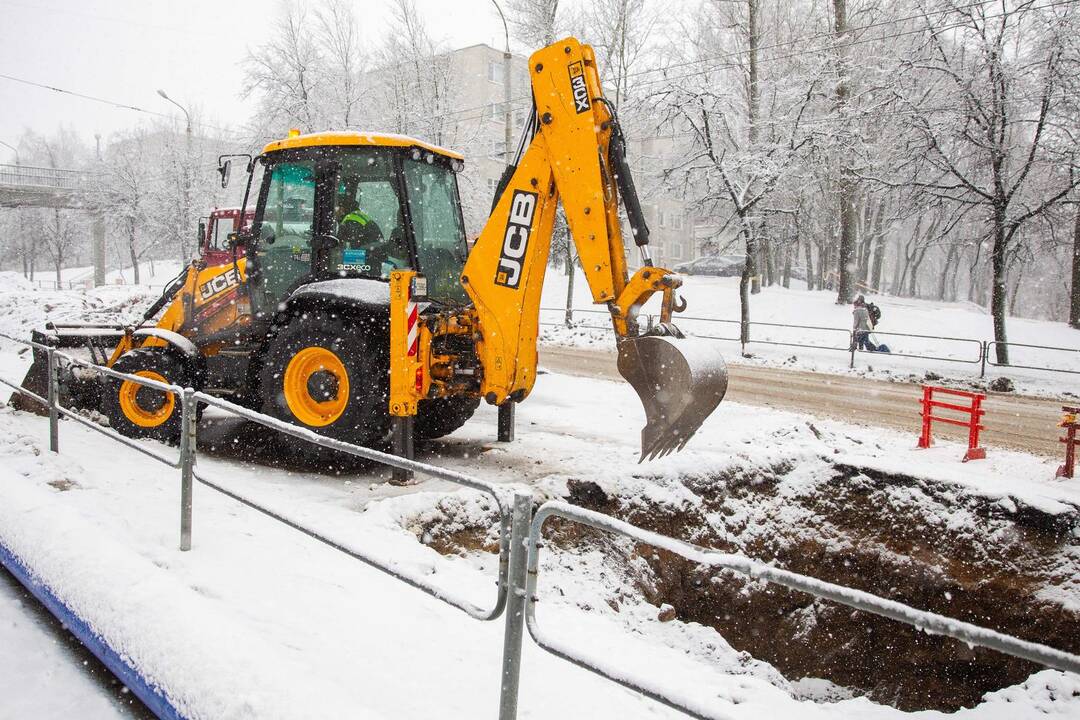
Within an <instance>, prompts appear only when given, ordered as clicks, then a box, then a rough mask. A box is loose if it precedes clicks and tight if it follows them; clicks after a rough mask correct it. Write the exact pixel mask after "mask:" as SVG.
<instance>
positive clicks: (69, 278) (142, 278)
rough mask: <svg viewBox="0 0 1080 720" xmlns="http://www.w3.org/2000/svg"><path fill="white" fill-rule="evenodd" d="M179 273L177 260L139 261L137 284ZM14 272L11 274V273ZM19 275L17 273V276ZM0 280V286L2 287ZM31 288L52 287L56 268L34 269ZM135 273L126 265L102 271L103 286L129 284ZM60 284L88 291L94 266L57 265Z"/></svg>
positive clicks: (160, 283)
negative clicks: (103, 272)
mask: <svg viewBox="0 0 1080 720" xmlns="http://www.w3.org/2000/svg"><path fill="white" fill-rule="evenodd" d="M178 272H180V262H179V261H178V260H154V261H150V260H143V261H142V262H140V263H139V284H140V285H149V286H151V287H157V288H160V287H164V286H165V285H166V284H167V283H168V282H169V281H170V280H172V279H173V278H174V277H176V274H177V273H178ZM0 274H2V273H0ZM11 274H15V273H11ZM20 277H21V275H20ZM2 282H3V281H2V280H0V286H2ZM27 282H28V283H29V284H30V286H31V287H34V288H37V289H39V290H55V289H56V271H54V270H51V269H48V268H38V269H37V271H36V272H35V273H34V279H33V280H27ZM134 283H135V273H134V271H133V270H132V268H130V267H125V268H122V269H117V270H108V271H106V272H105V284H106V285H133V284H134ZM60 287H61V288H62V289H65V290H79V289H82V290H90V289H93V287H94V266H93V265H83V266H80V267H69V268H61V270H60Z"/></svg>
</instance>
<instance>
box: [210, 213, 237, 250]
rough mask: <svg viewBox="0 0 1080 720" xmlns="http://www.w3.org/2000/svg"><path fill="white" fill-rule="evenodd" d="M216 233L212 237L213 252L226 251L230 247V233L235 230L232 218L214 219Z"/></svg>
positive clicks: (211, 246) (211, 247)
mask: <svg viewBox="0 0 1080 720" xmlns="http://www.w3.org/2000/svg"><path fill="white" fill-rule="evenodd" d="M212 222H213V223H214V232H213V233H211V235H210V249H211V250H225V249H227V248H228V247H229V233H231V232H232V231H233V230H234V227H233V224H234V221H233V219H232V218H231V217H217V218H213V219H212Z"/></svg>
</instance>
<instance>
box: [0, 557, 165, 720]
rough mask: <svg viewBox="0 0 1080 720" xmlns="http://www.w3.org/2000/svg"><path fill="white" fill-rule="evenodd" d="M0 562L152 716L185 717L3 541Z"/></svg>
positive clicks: (163, 719) (162, 719)
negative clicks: (140, 701) (36, 575)
mask: <svg viewBox="0 0 1080 720" xmlns="http://www.w3.org/2000/svg"><path fill="white" fill-rule="evenodd" d="M0 565H3V566H4V567H5V568H7V569H8V571H9V572H10V573H11V574H12V575H14V576H15V577H16V579H18V581H19V582H20V583H22V584H23V585H24V586H25V587H26V589H27V590H29V591H30V593H31V594H32V595H33V596H34V597H36V598H37V599H38V600H39V601H40V602H41V604H42V605H44V606H45V608H46V609H47V610H48V611H49V612H51V613H52V614H53V615H55V616H56V619H57V620H59V621H60V622H61V623H63V624H64V627H65V628H67V629H68V631H70V632H71V634H73V635H74V636H75V637H77V638H78V639H79V642H81V643H82V644H83V645H84V646H86V649H87V650H89V651H90V652H92V653H93V654H94V656H95V657H97V659H98V660H100V661H101V662H102V663H103V664H104V665H105V667H107V668H108V669H109V671H110V672H112V674H113V675H115V676H116V677H117V678H119V679H120V682H122V683H124V685H125V686H126V687H127V688H128V689H129V690H131V691H132V692H133V693H135V696H136V697H138V698H139V699H140V700H142V702H143V704H144V705H146V707H148V708H150V710H151V711H152V712H153V713H154V714H155V715H157V716H158V717H159V718H161V720H186V718H185V717H184V716H183V715H181V714H180V711H179V710H177V709H176V708H175V707H173V705H172V703H170V702H169V701H168V699H166V697H165V695H164V694H163V693H162V692H161V690H160V689H158V688H157V687H155V686H153V685H151V684H150V683H148V682H147V681H146V679H145V678H144V677H143V676H142V673H140V672H139V671H138V669H136V668H135V667H134V666H133V665H131V664H130V663H129V662H128V661H127V660H125V659H124V658H123V657H121V656H120V654H119V653H118V652H116V650H114V649H113V648H112V647H111V646H109V645H108V644H107V643H106V642H105V641H104V640H102V639H101V638H100V637H99V636H98V635H97V633H95V632H94V630H93V628H91V627H90V625H89V624H88V623H87V622H86V621H85V620H83V619H82V618H81V617H79V616H78V615H76V614H75V613H74V612H73V611H72V610H71V608H69V607H68V606H67V605H65V604H64V603H63V601H61V600H60V598H58V597H56V595H55V594H53V591H52V590H51V589H49V587H48V586H47V585H45V584H44V583H42V582H39V581H38V580H36V579H34V577H33V576H32V575H31V574H30V570H29V568H27V566H26V565H25V564H24V563H23V562H22V560H20V559H19V558H18V557H17V556H16V555H15V553H13V552H11V550H9V549H8V548H7V546H5V545H4V544H3V543H0Z"/></svg>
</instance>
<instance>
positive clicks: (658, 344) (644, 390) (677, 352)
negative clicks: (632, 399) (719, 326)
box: [618, 335, 728, 462]
mask: <svg viewBox="0 0 1080 720" xmlns="http://www.w3.org/2000/svg"><path fill="white" fill-rule="evenodd" d="M618 365H619V374H621V375H622V376H623V378H625V379H626V381H627V382H628V383H630V385H632V386H633V388H634V390H636V391H637V394H638V397H640V398H641V404H642V405H644V406H645V420H646V423H645V427H644V428H642V430H641V457H640V458H639V459H638V462H641V461H643V460H645V459H649V460H652V459H653V458H656V457H663V456H664V455H667V454H668V453H672V452H675V451H676V450H681V449H682V448H683V446H685V445H686V443H687V442H688V441H689V440H690V438H691V437H693V436H694V433H695V432H697V430H698V428H699V427H701V424H702V423H703V422H705V418H707V417H709V415H711V414H712V411H713V410H715V409H716V406H717V405H719V404H720V401H721V400H723V399H724V393H726V392H727V383H728V373H727V366H726V365H725V364H724V359H723V358H722V357H721V356H720V353H718V352H717V351H716V347H715V345H714V344H713V343H711V342H709V341H708V340H703V339H701V338H677V337H671V336H665V335H644V336H641V337H636V338H627V339H625V340H623V341H621V342H620V343H619V363H618Z"/></svg>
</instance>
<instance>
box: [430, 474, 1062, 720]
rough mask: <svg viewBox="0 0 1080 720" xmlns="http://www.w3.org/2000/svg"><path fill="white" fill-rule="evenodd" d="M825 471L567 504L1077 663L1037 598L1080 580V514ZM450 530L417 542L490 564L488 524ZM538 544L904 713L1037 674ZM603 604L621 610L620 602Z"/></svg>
mask: <svg viewBox="0 0 1080 720" xmlns="http://www.w3.org/2000/svg"><path fill="white" fill-rule="evenodd" d="M821 462H822V465H821V467H822V473H821V477H822V479H820V480H818V481H816V482H813V483H807V482H806V481H805V480H803V481H800V483H799V484H798V485H797V486H796V489H795V491H793V490H792V487H791V486H787V487H785V486H784V482H785V477H786V476H787V475H788V474H789V473H790V472H791V470H792V469H793V468H792V467H791V466H790V465H787V464H783V463H781V464H777V465H774V466H772V467H768V468H760V467H758V468H742V467H736V468H733V469H731V470H729V471H728V472H726V473H724V474H722V475H715V476H701V477H688V478H684V479H683V480H682V483H683V485H684V486H685V487H686V488H687V489H689V490H691V491H692V492H693V493H694V495H695V496H696V502H692V503H687V504H683V505H681V506H677V507H676V506H670V505H665V506H660V505H657V504H655V503H649V502H646V501H644V500H643V499H642V498H640V497H622V496H618V495H614V494H610V493H608V492H605V490H604V489H603V488H601V487H600V486H598V485H597V484H596V483H593V482H590V481H585V480H573V479H572V480H569V481H568V482H567V493H568V498H567V499H568V500H569V501H570V502H572V503H574V504H576V505H579V506H582V507H586V508H589V509H591V510H596V511H599V512H602V513H605V514H608V515H612V516H614V517H618V518H620V519H623V520H626V521H628V522H631V523H633V524H635V525H637V526H639V527H643V528H646V529H648V530H653V531H655V532H659V533H662V534H664V535H668V536H671V537H675V538H679V539H681V540H685V541H687V542H691V543H695V544H697V545H701V546H704V547H709V548H715V549H718V550H722V551H728V552H739V553H743V554H746V555H749V556H750V557H754V558H757V559H760V560H763V561H766V562H772V563H775V564H776V565H778V566H780V567H784V568H787V569H789V570H792V571H795V572H798V573H802V574H806V575H810V576H812V577H817V578H821V579H823V580H828V581H830V582H834V583H837V584H840V585H846V586H850V587H854V588H858V589H861V590H865V591H867V592H871V593H874V594H877V595H880V596H883V597H886V598H890V599H893V600H897V601H899V602H902V603H905V604H908V605H911V606H912V607H916V608H921V609H926V610H930V611H933V612H936V613H940V614H943V615H946V616H949V617H954V618H958V619H961V620H965V621H967V622H971V623H974V624H976V625H981V626H984V627H988V628H993V629H995V630H999V631H1001V632H1004V633H1008V634H1010V635H1015V636H1017V637H1021V638H1025V639H1028V640H1033V641H1037V642H1041V643H1045V644H1047V645H1050V646H1053V647H1057V648H1060V649H1063V650H1067V651H1070V652H1074V653H1080V614H1078V613H1076V612H1072V611H1069V610H1068V609H1066V608H1064V607H1062V606H1061V605H1059V604H1057V603H1054V602H1051V601H1048V600H1045V599H1042V598H1040V597H1038V595H1037V591H1038V590H1039V589H1040V588H1044V587H1045V586H1047V585H1054V584H1066V583H1070V582H1075V581H1076V578H1075V577H1074V576H1075V573H1076V567H1077V563H1078V562H1080V532H1078V528H1080V509H1077V510H1074V511H1072V512H1069V513H1064V514H1058V515H1051V514H1048V513H1046V512H1043V511H1040V510H1039V509H1037V508H1034V507H1030V506H1026V505H1024V504H1022V503H1020V502H1017V501H1015V500H1012V501H1009V500H1006V501H999V500H997V499H991V498H986V497H982V496H978V495H971V494H968V493H966V492H964V491H963V489H961V488H957V487H954V486H947V485H940V484H934V483H929V482H926V481H923V480H919V479H916V478H911V477H907V476H900V475H887V474H883V473H880V472H873V471H870V470H865V469H860V468H856V467H851V466H846V465H842V464H831V461H830V460H827V459H822V460H821ZM658 482H662V481H658ZM781 490H783V492H781ZM491 520H492V522H494V521H495V518H494V514H493V515H492V518H491ZM447 525H448V526H447V527H445V528H441V529H440V528H439V527H438V526H437V525H426V526H425V527H424V528H423V532H422V533H421V534H422V536H423V537H422V539H423V540H424V541H425V542H426V543H427V544H429V545H431V546H432V547H434V548H435V549H437V550H438V551H439V552H442V553H444V554H451V553H462V552H475V551H477V550H482V551H486V552H497V550H498V548H497V544H496V543H494V542H493V539H492V536H491V533H490V532H489V529H488V527H489V526H485V527H476V528H474V527H468V526H463V525H462V524H461V522H460V521H458V520H457V519H455V518H453V517H450V518H449V519H448V520H447ZM545 535H546V537H547V541H548V543H550V544H553V545H555V546H559V547H563V548H575V549H583V548H589V549H600V550H602V551H603V552H605V553H608V554H609V555H611V556H612V562H613V567H621V568H622V569H623V570H625V571H626V572H625V573H623V575H624V577H626V578H628V580H629V582H630V583H631V584H632V585H633V586H636V587H637V588H638V589H639V591H640V592H641V593H642V595H643V596H644V598H645V599H646V600H647V601H648V602H650V603H652V604H654V605H656V606H657V607H659V606H661V605H664V604H667V605H670V606H672V607H673V608H674V615H675V617H677V618H679V619H680V620H683V621H685V622H697V623H701V624H703V625H707V626H711V627H713V628H715V629H716V630H717V631H718V632H719V633H720V634H721V635H722V636H723V637H724V638H725V639H726V640H727V641H728V642H729V643H730V644H731V645H732V646H733V647H734V648H735V649H736V650H740V651H745V652H748V653H749V654H751V655H752V656H753V657H755V658H758V659H761V660H764V661H767V662H769V663H770V664H772V665H773V666H775V667H776V668H777V669H778V670H779V671H780V672H782V673H783V674H784V676H785V677H787V678H789V679H791V680H798V679H801V678H805V677H812V678H825V679H827V680H830V681H832V682H834V683H836V684H838V685H842V686H844V687H846V688H849V689H851V690H853V691H855V692H857V693H862V694H866V695H868V696H869V697H870V698H871V699H873V700H874V701H876V702H880V703H885V704H889V705H892V706H895V707H897V708H900V709H902V710H908V711H914V710H930V709H933V710H941V711H946V712H951V711H955V710H958V709H960V708H965V707H972V706H974V705H976V704H978V703H979V701H980V699H981V698H982V697H983V695H985V694H986V693H987V692H991V691H994V690H998V689H1001V688H1004V687H1008V686H1011V685H1016V684H1018V683H1021V682H1023V681H1024V680H1025V679H1026V678H1027V677H1028V676H1029V675H1031V674H1032V673H1034V672H1036V671H1038V670H1039V669H1041V668H1040V667H1039V666H1037V665H1035V664H1033V663H1029V662H1025V661H1022V660H1017V659H1014V658H1011V657H1008V656H1005V655H1002V654H1000V653H996V652H993V651H991V650H984V649H981V648H974V649H972V648H969V647H968V646H967V645H966V644H964V643H961V642H957V641H953V640H951V639H948V638H942V637H938V636H930V635H927V634H925V633H922V632H920V631H918V630H916V629H915V628H912V627H910V626H907V625H904V624H902V623H897V622H895V621H892V620H887V619H884V618H881V617H878V616H875V615H872V614H869V613H864V612H859V611H854V610H851V609H849V608H846V607H844V606H841V605H837V604H834V603H830V602H827V601H820V600H815V599H814V598H813V597H811V596H809V595H805V594H802V593H798V592H794V591H789V590H786V589H784V588H781V587H779V586H775V585H769V584H766V583H763V582H755V581H750V580H749V579H747V578H745V577H743V576H740V575H737V574H734V573H731V572H726V571H722V572H720V573H714V572H709V571H707V570H703V569H702V568H701V567H700V566H698V565H697V564H694V563H691V562H689V561H686V560H683V559H682V558H679V557H677V556H673V555H671V554H670V553H667V552H664V551H661V550H656V549H654V548H651V547H645V546H638V547H633V546H631V545H628V544H626V543H620V542H613V538H612V537H611V536H606V535H604V534H602V533H599V532H597V531H594V530H591V529H588V528H584V527H582V526H579V525H571V524H568V523H563V522H561V521H559V520H557V519H555V520H552V521H551V522H549V523H548V524H547V525H545ZM638 556H640V557H641V558H644V559H645V560H646V561H647V563H648V566H649V568H650V569H651V576H642V575H641V573H640V572H636V571H632V570H631V568H632V567H640V564H639V563H634V562H631V561H632V560H635V559H637V558H638ZM609 604H610V605H611V606H612V608H615V609H617V607H618V604H619V600H618V599H617V598H613V599H612V600H611V601H610V602H609ZM669 619H670V618H669Z"/></svg>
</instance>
